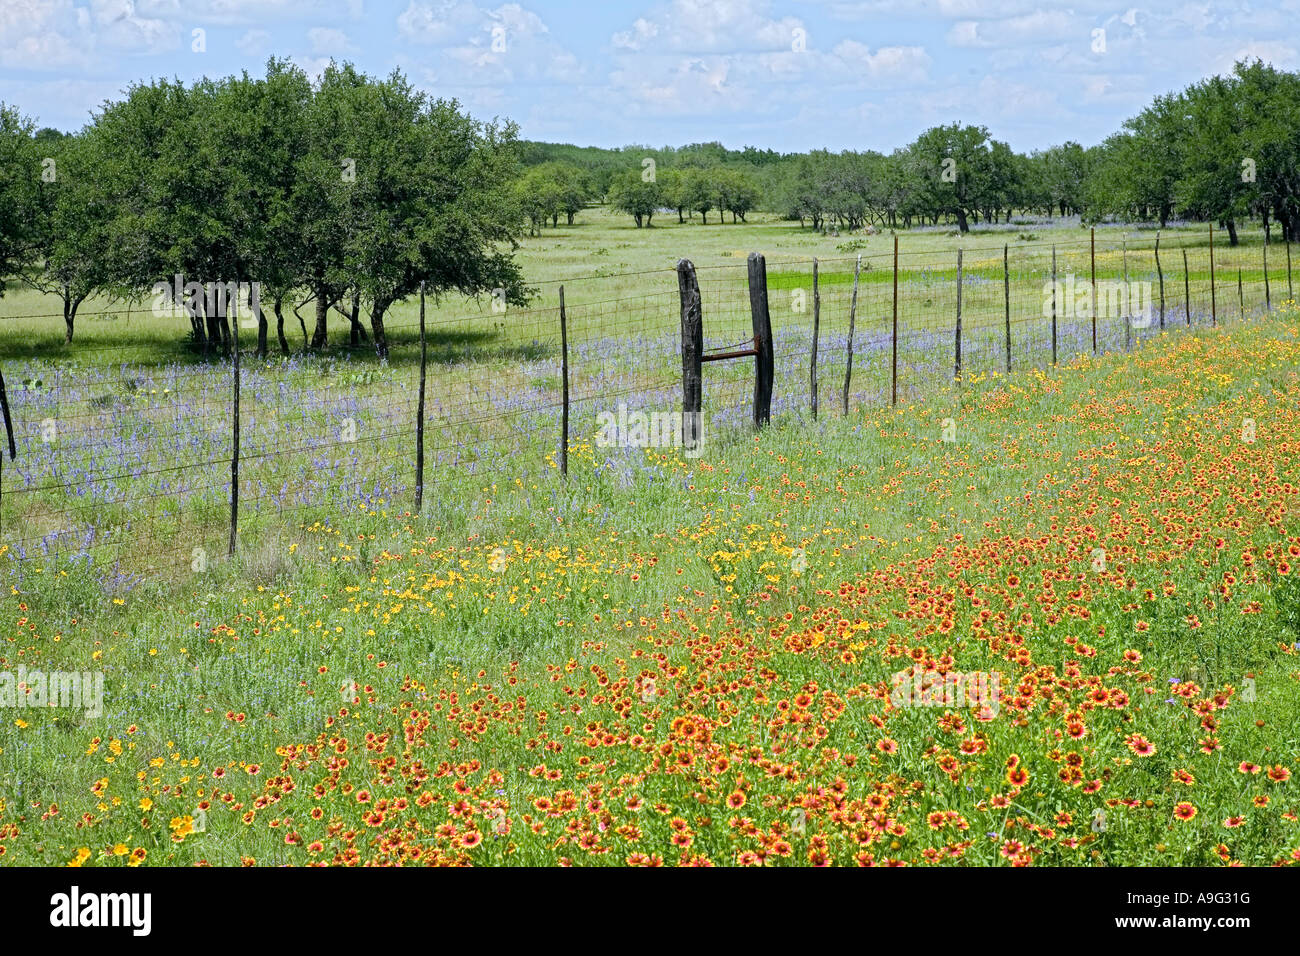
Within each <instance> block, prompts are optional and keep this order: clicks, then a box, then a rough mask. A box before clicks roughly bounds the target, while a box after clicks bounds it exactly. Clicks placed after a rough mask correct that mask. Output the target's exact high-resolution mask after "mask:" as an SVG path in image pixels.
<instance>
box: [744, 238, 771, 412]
mask: <svg viewBox="0 0 1300 956" xmlns="http://www.w3.org/2000/svg"><path fill="white" fill-rule="evenodd" d="M749 314H750V318H751V319H752V321H753V324H754V349H755V350H756V351H757V353H758V354H757V355H755V356H754V424H755V425H756V426H758V425H766V424H767V423H768V422H769V421H771V419H772V379H773V377H774V376H775V374H776V367H775V365H776V363H775V359H774V357H773V349H772V314H771V312H770V310H769V309H768V304H767V260H766V259H765V258H764V257H763V254H762V253H761V252H751V253H750V254H749Z"/></svg>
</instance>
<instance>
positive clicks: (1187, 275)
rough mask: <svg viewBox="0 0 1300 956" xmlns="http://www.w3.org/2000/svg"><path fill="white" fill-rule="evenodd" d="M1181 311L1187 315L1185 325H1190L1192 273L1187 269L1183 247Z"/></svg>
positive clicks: (1185, 249)
mask: <svg viewBox="0 0 1300 956" xmlns="http://www.w3.org/2000/svg"><path fill="white" fill-rule="evenodd" d="M1183 310H1184V311H1185V312H1186V313H1187V325H1188V327H1189V328H1190V327H1191V324H1192V273H1191V271H1190V270H1189V269H1188V268H1187V247H1186V246H1184V247H1183Z"/></svg>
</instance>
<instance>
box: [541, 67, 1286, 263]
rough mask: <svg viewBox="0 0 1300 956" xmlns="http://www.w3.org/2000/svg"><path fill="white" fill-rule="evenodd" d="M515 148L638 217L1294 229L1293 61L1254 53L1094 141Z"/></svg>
mask: <svg viewBox="0 0 1300 956" xmlns="http://www.w3.org/2000/svg"><path fill="white" fill-rule="evenodd" d="M524 160H525V162H527V163H530V164H533V165H535V166H545V167H548V168H550V169H552V170H556V171H558V170H564V171H565V172H564V175H566V176H567V177H568V178H569V180H570V181H573V182H581V183H584V184H585V186H584V187H583V188H584V189H585V195H586V197H587V199H588V201H593V202H595V201H606V200H607V201H608V202H609V203H610V204H611V205H612V206H613V207H614V208H615V209H617V210H619V211H620V212H623V213H625V214H627V215H629V216H632V217H633V220H634V221H635V222H636V224H637V225H638V226H641V225H650V224H651V220H652V218H653V216H654V215H655V214H656V213H659V212H661V211H663V210H671V211H673V212H676V213H677V216H678V219H679V221H682V220H684V219H686V218H693V215H694V213H697V212H698V213H700V215H701V217H702V220H703V221H705V222H707V221H708V220H707V216H708V213H709V211H711V210H717V211H718V212H719V214H720V215H721V214H722V213H729V214H731V215H732V219H733V221H736V220H739V221H741V222H743V221H744V218H745V214H746V213H747V212H749V211H750V210H752V209H759V210H764V211H767V212H772V213H776V214H779V215H782V216H785V217H787V218H789V219H797V220H799V221H800V223H802V224H804V225H806V226H810V227H811V228H812V229H815V230H818V231H824V230H829V229H836V230H839V229H847V230H854V229H859V228H862V227H864V226H867V225H873V224H874V225H878V226H881V227H888V228H909V227H911V226H913V225H919V224H925V223H930V224H938V223H940V222H948V223H952V224H954V225H955V226H956V227H957V228H958V229H959V230H960V231H962V232H965V231H967V230H968V229H969V228H970V226H971V225H972V224H975V223H979V222H1009V221H1010V218H1011V216H1012V214H1013V212H1016V211H1020V212H1031V213H1037V214H1042V215H1059V216H1071V215H1078V216H1080V217H1082V218H1083V219H1084V220H1085V221H1089V222H1101V221H1104V220H1106V219H1110V218H1114V219H1119V220H1124V221H1133V220H1143V221H1158V222H1159V223H1161V225H1164V224H1166V223H1168V222H1169V221H1170V220H1171V219H1174V218H1183V219H1193V220H1198V221H1214V222H1217V223H1219V224H1220V225H1222V226H1223V227H1224V229H1225V230H1226V231H1227V232H1228V234H1229V241H1231V242H1233V243H1235V242H1236V241H1237V239H1236V232H1237V226H1238V224H1239V223H1241V222H1243V221H1248V220H1252V219H1257V220H1259V221H1260V223H1261V225H1263V226H1264V227H1266V228H1268V227H1270V226H1271V224H1272V223H1277V224H1278V225H1279V226H1280V227H1281V231H1282V234H1283V236H1284V237H1285V238H1289V239H1292V240H1300V74H1297V73H1289V72H1285V71H1280V70H1277V69H1275V68H1274V67H1271V66H1267V65H1265V64H1263V63H1261V62H1259V61H1254V62H1242V63H1238V64H1237V65H1236V67H1235V68H1234V69H1233V71H1232V73H1231V74H1230V75H1228V76H1225V77H1213V78H1211V79H1208V80H1205V81H1203V82H1200V83H1197V84H1193V85H1192V86H1189V87H1188V88H1187V89H1185V90H1183V91H1182V92H1181V93H1175V94H1169V95H1165V96H1160V97H1157V98H1156V100H1155V101H1154V102H1153V103H1152V104H1151V105H1150V106H1149V107H1147V108H1146V109H1145V110H1143V111H1142V112H1141V113H1140V114H1138V115H1137V116H1135V117H1132V118H1131V119H1129V120H1127V121H1126V122H1125V123H1124V124H1123V126H1122V128H1121V130H1120V131H1119V132H1117V133H1116V134H1115V135H1113V136H1111V137H1109V138H1108V139H1106V140H1105V141H1104V142H1102V143H1100V144H1097V145H1095V146H1091V147H1084V146H1082V145H1081V144H1079V143H1078V142H1074V141H1067V142H1065V143H1062V144H1061V145H1059V146H1054V147H1052V148H1050V149H1044V150H1036V151H1033V152H1030V153H1017V152H1015V151H1014V150H1012V149H1011V147H1010V146H1009V145H1007V144H1006V143H1004V142H1001V141H998V140H996V139H994V138H992V137H991V136H990V134H989V131H988V130H987V129H986V128H985V127H982V126H970V125H964V124H962V123H953V124H951V125H945V126H936V127H933V128H931V129H928V130H926V131H925V132H923V133H921V134H920V135H919V136H918V137H917V138H916V139H915V140H914V141H913V142H911V143H909V144H908V145H906V146H904V147H901V148H899V149H896V150H894V151H893V152H891V153H880V152H875V151H870V150H867V151H854V150H846V151H843V152H831V151H828V150H813V151H810V152H807V153H800V154H778V153H775V152H773V151H771V150H756V149H754V148H753V147H748V148H746V149H745V150H728V149H726V148H725V147H723V146H722V145H720V144H718V143H697V144H693V145H691V146H687V147H682V148H677V149H674V148H667V147H666V148H663V149H653V148H650V147H644V146H628V147H624V148H622V149H617V150H610V149H599V148H596V147H578V146H571V145H568V144H547V143H525V144H524Z"/></svg>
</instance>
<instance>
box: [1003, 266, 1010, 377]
mask: <svg viewBox="0 0 1300 956" xmlns="http://www.w3.org/2000/svg"><path fill="white" fill-rule="evenodd" d="M1002 302H1003V306H1004V308H1005V315H1006V324H1007V374H1008V375H1010V374H1011V265H1010V259H1009V258H1008V253H1007V244H1006V243H1003V244H1002Z"/></svg>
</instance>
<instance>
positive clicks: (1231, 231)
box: [1224, 219, 1237, 246]
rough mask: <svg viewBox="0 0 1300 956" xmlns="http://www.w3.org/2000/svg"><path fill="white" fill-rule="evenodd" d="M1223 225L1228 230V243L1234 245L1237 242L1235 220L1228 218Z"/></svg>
mask: <svg viewBox="0 0 1300 956" xmlns="http://www.w3.org/2000/svg"><path fill="white" fill-rule="evenodd" d="M1224 227H1225V228H1226V229H1227V230H1228V245H1229V246H1235V245H1236V244H1237V221H1236V220H1235V219H1229V220H1228V221H1227V222H1226V223H1224Z"/></svg>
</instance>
